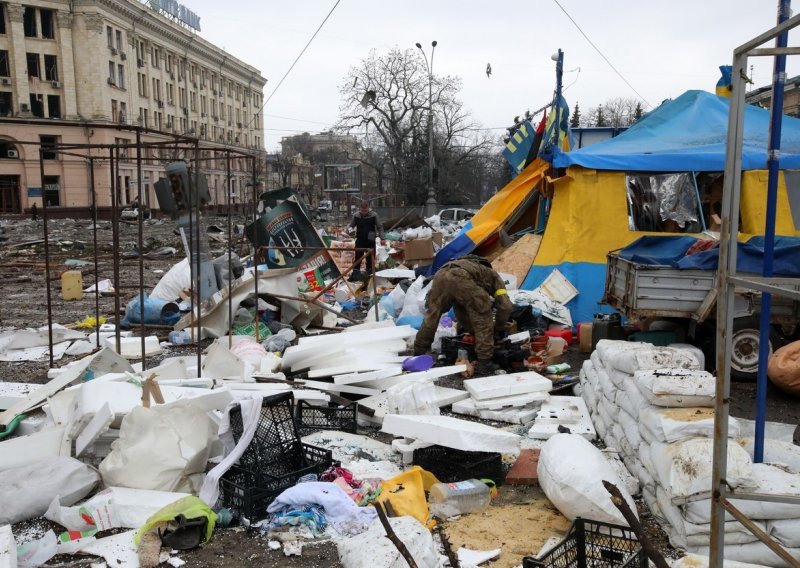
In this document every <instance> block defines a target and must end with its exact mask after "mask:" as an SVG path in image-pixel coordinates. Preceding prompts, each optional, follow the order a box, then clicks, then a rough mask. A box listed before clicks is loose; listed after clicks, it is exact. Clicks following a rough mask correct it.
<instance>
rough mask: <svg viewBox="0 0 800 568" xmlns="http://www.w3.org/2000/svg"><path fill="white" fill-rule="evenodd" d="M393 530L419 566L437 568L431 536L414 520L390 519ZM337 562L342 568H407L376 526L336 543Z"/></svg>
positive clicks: (376, 523) (437, 555)
mask: <svg viewBox="0 0 800 568" xmlns="http://www.w3.org/2000/svg"><path fill="white" fill-rule="evenodd" d="M389 524H391V525H392V530H393V531H394V532H395V534H396V535H397V537H398V538H399V539H400V540H401V541H402V542H403V543H405V545H406V548H408V551H409V552H410V553H411V556H412V557H413V558H414V560H415V561H416V563H417V565H418V566H429V567H430V568H439V567H440V566H443V565H444V564H443V563H442V560H441V559H440V557H439V554H438V552H437V551H436V545H435V544H434V542H433V536H432V535H431V532H430V531H429V530H428V529H426V528H425V526H424V525H422V523H420V522H419V521H418V520H416V519H414V518H413V517H409V516H401V517H394V518H391V519H389ZM336 548H337V550H338V552H339V561H340V562H341V563H342V566H344V568H365V567H367V566H369V567H370V568H408V563H407V562H406V561H405V559H404V558H403V556H402V555H401V554H400V552H399V551H398V550H397V547H396V546H395V545H394V544H393V543H392V541H391V540H389V537H387V536H386V530H385V529H384V528H383V525H381V524H380V523H378V522H375V523H373V524H372V526H370V528H369V529H368V530H367V531H365V532H363V533H361V534H359V535H356V536H353V537H350V538H344V539H340V540H338V541H337V542H336Z"/></svg>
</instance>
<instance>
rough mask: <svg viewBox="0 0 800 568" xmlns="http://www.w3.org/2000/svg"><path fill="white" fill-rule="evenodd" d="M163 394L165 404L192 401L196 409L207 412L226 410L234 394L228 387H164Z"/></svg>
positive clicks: (162, 388)
mask: <svg viewBox="0 0 800 568" xmlns="http://www.w3.org/2000/svg"><path fill="white" fill-rule="evenodd" d="M161 394H163V395H164V403H165V404H169V403H171V402H177V401H179V400H187V399H191V400H192V402H193V404H194V405H195V406H196V407H198V408H202V409H203V410H205V411H206V412H210V411H212V410H225V409H226V408H227V407H228V405H229V404H230V403H231V402H233V393H232V392H231V390H230V389H229V388H228V387H227V386H222V387H218V388H215V389H202V388H196V387H172V386H162V387H161Z"/></svg>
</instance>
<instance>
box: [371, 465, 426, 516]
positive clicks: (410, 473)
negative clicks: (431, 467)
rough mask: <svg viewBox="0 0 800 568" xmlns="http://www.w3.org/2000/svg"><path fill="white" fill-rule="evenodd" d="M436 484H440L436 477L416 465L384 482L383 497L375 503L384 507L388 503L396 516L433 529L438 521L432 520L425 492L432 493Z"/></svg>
mask: <svg viewBox="0 0 800 568" xmlns="http://www.w3.org/2000/svg"><path fill="white" fill-rule="evenodd" d="M434 483H439V480H438V479H436V476H435V475H433V474H432V473H431V472H429V471H426V470H424V469H422V468H421V467H419V466H418V465H415V466H413V467H412V468H411V469H408V470H406V471H404V472H403V473H401V474H400V475H397V476H395V477H393V478H392V479H389V480H387V481H384V482H383V484H382V488H381V495H380V497H378V498H377V499H376V500H375V501H376V502H378V503H383V504H384V505H385V504H386V503H387V502H388V503H389V504H390V505H391V510H392V511H393V512H394V515H395V516H398V517H399V516H402V515H408V516H410V517H414V518H415V519H417V520H418V521H419V522H420V523H422V524H423V525H425V526H426V527H427V528H428V529H432V528H433V527H434V526H435V525H436V521H434V520H433V519H431V518H430V516H431V513H430V510H429V509H428V500H427V499H426V498H425V492H426V491H430V488H431V486H432V485H433V484H434Z"/></svg>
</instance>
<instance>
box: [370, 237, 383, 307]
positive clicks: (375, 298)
mask: <svg viewBox="0 0 800 568" xmlns="http://www.w3.org/2000/svg"><path fill="white" fill-rule="evenodd" d="M369 255H370V256H371V257H372V258H371V259H370V260H371V262H372V274H371V276H370V277H371V278H372V303H373V305H374V306H375V321H381V320H380V318H379V317H378V283H377V282H376V281H375V273H376V272H377V271H378V258H377V256H378V255H376V254H375V245H374V244H373V245H372V248H371V249H370V250H369Z"/></svg>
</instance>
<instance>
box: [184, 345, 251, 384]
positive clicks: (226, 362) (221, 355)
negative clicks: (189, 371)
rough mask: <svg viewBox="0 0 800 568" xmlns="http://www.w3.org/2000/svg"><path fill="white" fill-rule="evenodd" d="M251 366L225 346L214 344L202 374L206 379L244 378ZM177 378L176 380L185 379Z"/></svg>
mask: <svg viewBox="0 0 800 568" xmlns="http://www.w3.org/2000/svg"><path fill="white" fill-rule="evenodd" d="M249 367H250V365H249V364H245V362H244V361H243V360H242V359H241V358H240V357H239V356H238V355H236V354H235V353H233V352H232V351H231V350H229V349H228V348H227V347H225V346H224V345H222V344H220V343H218V342H216V341H215V342H214V343H212V344H211V346H210V347H209V348H208V352H207V353H206V356H205V358H204V359H203V361H202V367H201V369H202V372H203V376H204V377H211V378H212V379H220V378H223V377H244V376H245V373H246V371H247V370H249V369H248V368H249ZM186 376H188V375H184V377H175V378H185V377H186Z"/></svg>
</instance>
